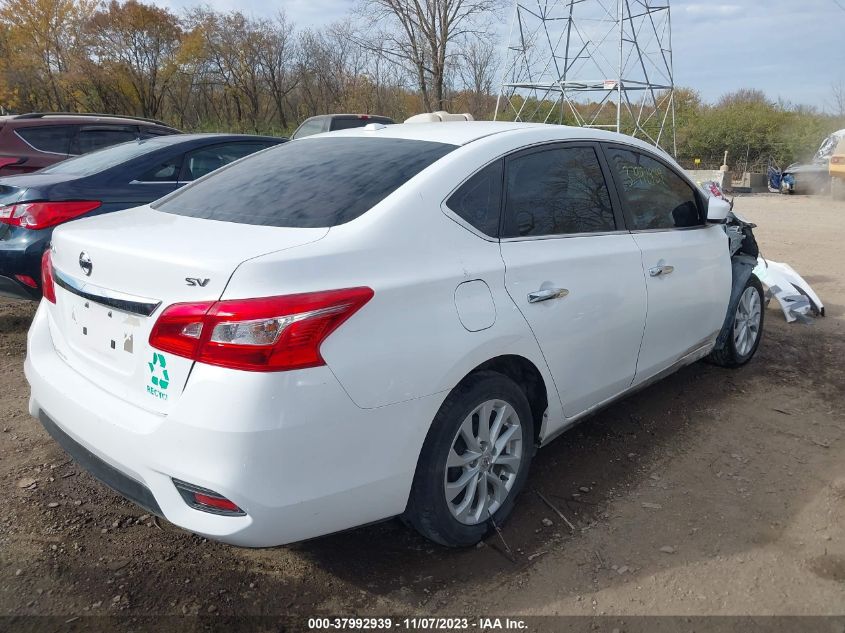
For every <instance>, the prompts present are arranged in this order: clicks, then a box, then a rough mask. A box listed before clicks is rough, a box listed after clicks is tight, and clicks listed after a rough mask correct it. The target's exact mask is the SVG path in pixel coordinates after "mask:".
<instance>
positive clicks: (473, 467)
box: [443, 400, 524, 525]
mask: <svg viewBox="0 0 845 633" xmlns="http://www.w3.org/2000/svg"><path fill="white" fill-rule="evenodd" d="M523 445H524V438H523V436H522V425H521V424H520V421H519V416H518V415H517V413H516V411H515V410H514V408H513V407H512V406H511V405H509V404H508V403H507V402H505V401H504V400H487V401H485V402H482V403H481V404H480V405H478V406H477V407H476V408H475V409H474V410H473V411H472V413H470V414H469V415H468V416H467V417H466V418H465V419H464V421H463V422H462V423H461V426H460V428H459V429H458V432H457V433H456V434H455V437H454V439H453V440H452V446H451V448H450V450H449V457H448V459H447V461H446V474H445V477H444V482H443V484H444V486H443V489H444V494H445V495H446V503H447V505H448V506H449V511H450V512H451V513H452V516H453V517H455V519H457V520H458V521H460V522H461V523H463V524H466V525H477V524H479V523H483V522H484V521H487V520H488V519H490V518H491V517H492V516H493V514H495V512H496V511H497V510H498V509H499V508H500V507H501V506H502V504H503V503H504V502H505V499H507V496H508V494H510V491H511V489H512V488H513V485H514V482H515V481H516V478H517V474H518V473H519V468H520V465H521V464H522V457H523Z"/></svg>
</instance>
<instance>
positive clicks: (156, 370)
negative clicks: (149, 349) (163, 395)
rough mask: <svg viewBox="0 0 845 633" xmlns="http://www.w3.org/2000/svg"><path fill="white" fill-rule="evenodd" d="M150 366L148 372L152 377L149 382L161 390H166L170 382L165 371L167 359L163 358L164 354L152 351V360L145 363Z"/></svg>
mask: <svg viewBox="0 0 845 633" xmlns="http://www.w3.org/2000/svg"><path fill="white" fill-rule="evenodd" d="M147 365H149V366H150V373H151V374H152V378H151V379H150V382H152V383H153V385H154V386H156V387H158V388H159V389H161V390H162V391H166V390H167V385H169V384H170V376H169V375H168V373H167V369H166V367H167V361H166V360H165V359H164V354H158V353H156V352H153V362H151V363H147Z"/></svg>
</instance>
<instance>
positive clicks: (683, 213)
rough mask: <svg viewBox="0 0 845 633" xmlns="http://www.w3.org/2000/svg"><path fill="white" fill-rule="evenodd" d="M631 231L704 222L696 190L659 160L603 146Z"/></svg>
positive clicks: (618, 148) (701, 223)
mask: <svg viewBox="0 0 845 633" xmlns="http://www.w3.org/2000/svg"><path fill="white" fill-rule="evenodd" d="M605 153H606V154H607V159H608V161H609V162H610V165H611V169H612V170H613V171H614V175H615V176H616V179H617V181H618V182H619V186H620V188H621V189H622V196H623V199H624V203H625V211H626V213H627V214H628V222H629V223H630V227H629V228H631V229H632V230H634V231H647V230H660V229H675V228H690V227H695V226H702V225H704V223H705V216H704V213H703V210H702V209H703V206H702V205H701V204H699V200H698V196H696V194H695V190H694V189H693V188H692V186H690V185H689V184H688V183H687V182H686V181H685V180H684V179H683V178H681V177H680V176H679V175H678V174H676V173H675V172H674V171H673V170H671V169H670V168H669V167H667V166H666V165H664V164H663V163H662V162H660V161H658V160H656V159H654V158H651V157H650V156H648V155H646V154H644V153H641V152H637V151H633V150H628V149H622V148H620V147H608V148H606V149H605Z"/></svg>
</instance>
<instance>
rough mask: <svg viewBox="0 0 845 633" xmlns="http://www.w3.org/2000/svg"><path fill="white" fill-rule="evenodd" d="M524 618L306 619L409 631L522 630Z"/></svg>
mask: <svg viewBox="0 0 845 633" xmlns="http://www.w3.org/2000/svg"><path fill="white" fill-rule="evenodd" d="M527 628H528V627H527V625H526V623H525V621H524V620H521V619H519V618H496V617H490V618H460V617H459V618H440V617H414V618H389V617H385V618H377V617H372V618H356V617H351V618H344V617H327V618H308V630H310V631H342V630H347V631H355V630H359V631H360V630H385V631H386V630H391V629H396V630H399V629H404V630H408V631H472V630H477V631H523V630H527Z"/></svg>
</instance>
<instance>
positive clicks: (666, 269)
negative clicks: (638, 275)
mask: <svg viewBox="0 0 845 633" xmlns="http://www.w3.org/2000/svg"><path fill="white" fill-rule="evenodd" d="M673 270H675V267H674V266H666V265H665V264H664V265H661V266H653V267H652V268H649V269H648V274H649V275H651V276H652V277H660V275H668V274H669V273H671V272H672V271H673Z"/></svg>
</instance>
